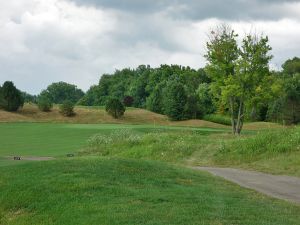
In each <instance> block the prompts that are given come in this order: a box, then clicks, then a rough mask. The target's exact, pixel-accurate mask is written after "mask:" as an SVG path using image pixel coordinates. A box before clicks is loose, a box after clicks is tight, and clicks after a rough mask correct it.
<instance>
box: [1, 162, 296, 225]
mask: <svg viewBox="0 0 300 225" xmlns="http://www.w3.org/2000/svg"><path fill="white" fill-rule="evenodd" d="M0 173H1V177H0V224H6V225H12V224H14V225H17V224H22V225H26V224H39V225H46V224H51V225H56V224H61V225H65V224H103V225H104V224H109V225H113V224H118V225H119V224H164V225H166V224H172V225H174V224H203V225H204V224H205V225H206V224H243V225H247V224H272V225H276V224H278V225H279V224H280V225H281V224H286V225H288V224H293V225H294V224H299V221H300V208H299V207H297V206H292V205H291V204H288V203H286V202H283V201H279V200H273V199H270V198H268V197H264V196H263V195H260V194H257V193H255V192H252V191H249V190H245V189H241V188H239V187H238V186H237V185H233V184H231V183H228V182H225V181H223V180H222V179H217V178H215V177H212V176H210V175H208V174H206V173H201V172H198V171H190V170H185V169H178V168H174V167H170V166H167V165H164V164H161V163H155V162H145V161H133V160H120V159H92V158H86V159H73V160H64V161H48V162H38V163H30V164H26V165H18V166H9V167H0Z"/></svg>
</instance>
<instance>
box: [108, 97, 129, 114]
mask: <svg viewBox="0 0 300 225" xmlns="http://www.w3.org/2000/svg"><path fill="white" fill-rule="evenodd" d="M105 110H106V112H107V113H108V114H110V115H111V116H112V117H113V118H116V119H117V118H120V117H121V116H123V115H124V112H125V110H126V109H125V106H124V105H123V103H122V102H121V101H120V100H119V99H118V98H110V99H108V100H107V102H106V105H105Z"/></svg>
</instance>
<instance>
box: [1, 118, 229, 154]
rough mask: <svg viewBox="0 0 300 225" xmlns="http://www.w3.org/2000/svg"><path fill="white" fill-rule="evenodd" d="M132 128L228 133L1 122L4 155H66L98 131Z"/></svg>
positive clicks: (149, 127)
mask: <svg viewBox="0 0 300 225" xmlns="http://www.w3.org/2000/svg"><path fill="white" fill-rule="evenodd" d="M119 129H131V130H134V131H135V132H138V133H147V132H151V131H152V130H160V131H161V132H169V131H173V132H181V131H185V130H190V131H192V130H194V131H199V132H201V133H210V132H213V133H215V132H224V131H226V130H224V129H213V128H188V127H168V126H155V127H154V126H152V125H114V124H53V123H1V124H0V143H1V146H0V157H1V156H2V157H3V156H9V155H22V156H26V155H31V156H62V155H65V154H66V153H69V152H77V151H79V150H80V149H81V148H83V147H84V146H86V143H87V140H88V138H89V137H91V136H92V135H94V134H96V133H101V134H108V133H110V132H112V131H114V130H119Z"/></svg>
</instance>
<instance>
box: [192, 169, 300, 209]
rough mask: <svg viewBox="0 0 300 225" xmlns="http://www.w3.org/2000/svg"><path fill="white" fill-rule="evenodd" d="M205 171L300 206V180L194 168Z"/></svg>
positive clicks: (244, 172) (254, 173) (264, 174)
mask: <svg viewBox="0 0 300 225" xmlns="http://www.w3.org/2000/svg"><path fill="white" fill-rule="evenodd" d="M193 168H194V169H198V170H204V171H207V172H210V173H212V174H214V175H216V176H219V177H223V178H224V179H226V180H229V181H232V182H234V183H237V184H239V185H240V186H242V187H246V188H250V189H254V190H256V191H258V192H261V193H264V194H266V195H269V196H272V197H275V198H279V199H284V200H287V201H290V202H293V203H298V204H300V178H296V177H290V176H276V175H270V174H266V173H261V172H252V171H245V170H240V169H231V168H213V167H193Z"/></svg>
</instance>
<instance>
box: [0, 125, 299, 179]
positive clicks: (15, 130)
mask: <svg viewBox="0 0 300 225" xmlns="http://www.w3.org/2000/svg"><path fill="white" fill-rule="evenodd" d="M299 129H300V127H298V128H294V129H279V130H274V131H269V130H265V131H259V132H254V131H252V132H250V131H249V132H246V134H245V135H243V136H241V137H234V136H232V135H231V134H230V130H228V129H213V128H193V127H175V126H155V127H154V126H153V125H125V124H123V125H121V124H120V125H116V124H53V123H50V124H49V123H2V124H0V143H1V146H0V166H6V165H10V164H19V163H23V161H22V162H14V161H11V160H7V159H5V158H4V157H5V156H13V155H21V156H54V157H58V158H60V157H65V155H66V154H67V153H75V154H79V155H83V156H85V155H96V156H113V157H122V158H134V159H147V160H158V161H165V162H172V163H176V164H181V165H189V166H198V165H201V166H227V167H240V168H246V169H253V170H260V171H265V172H269V173H274V174H286V175H293V176H299V177H300V150H299V146H300V144H299V143H300V141H299V137H300V135H299Z"/></svg>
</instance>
